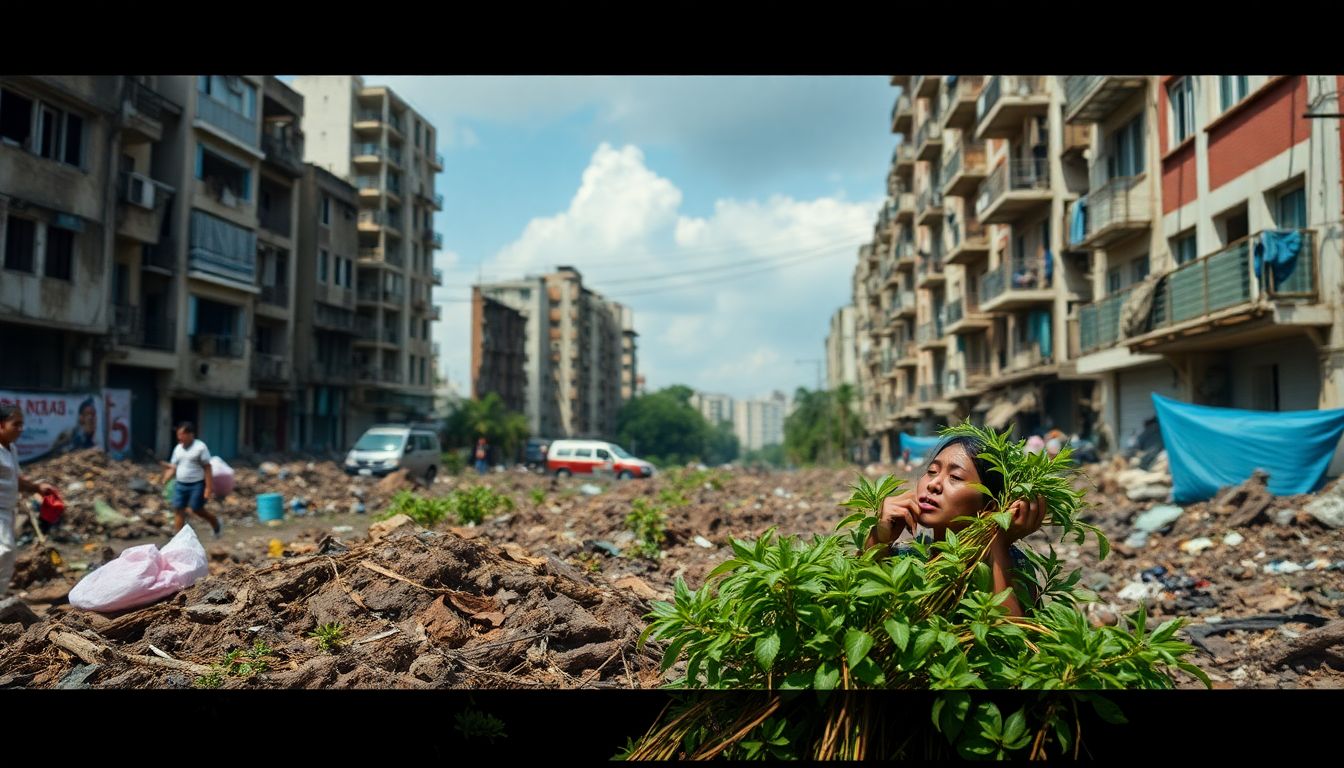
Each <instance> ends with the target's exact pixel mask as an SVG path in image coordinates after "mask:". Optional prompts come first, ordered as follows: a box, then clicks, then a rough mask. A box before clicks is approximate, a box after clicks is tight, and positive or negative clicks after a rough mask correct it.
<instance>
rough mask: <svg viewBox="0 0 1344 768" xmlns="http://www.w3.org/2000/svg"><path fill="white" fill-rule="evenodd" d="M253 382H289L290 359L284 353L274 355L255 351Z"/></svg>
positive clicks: (253, 356) (253, 355)
mask: <svg viewBox="0 0 1344 768" xmlns="http://www.w3.org/2000/svg"><path fill="white" fill-rule="evenodd" d="M252 382H253V383H255V384H286V383H288V382H289V361H288V360H286V359H285V358H284V357H283V356H282V355H273V354H270V353H267V352H253V353H252Z"/></svg>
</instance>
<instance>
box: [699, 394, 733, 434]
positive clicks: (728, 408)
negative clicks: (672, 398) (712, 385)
mask: <svg viewBox="0 0 1344 768" xmlns="http://www.w3.org/2000/svg"><path fill="white" fill-rule="evenodd" d="M691 407H692V408H694V409H696V410H697V411H699V412H700V415H701V416H704V417H705V421H708V422H709V423H710V424H711V425H714V426H717V425H719V424H720V423H722V422H725V421H726V422H728V423H729V424H732V423H733V398H732V397H730V396H728V395H719V394H713V393H709V392H696V393H695V394H693V395H691ZM738 439H739V440H740V439H741V437H740V436H739V437H738Z"/></svg>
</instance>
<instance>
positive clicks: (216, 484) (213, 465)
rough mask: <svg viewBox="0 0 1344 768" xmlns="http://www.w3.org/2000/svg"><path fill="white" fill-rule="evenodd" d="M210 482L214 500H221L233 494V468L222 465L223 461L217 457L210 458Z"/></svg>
mask: <svg viewBox="0 0 1344 768" xmlns="http://www.w3.org/2000/svg"><path fill="white" fill-rule="evenodd" d="M210 481H211V484H212V485H211V490H212V491H214V493H215V498H216V499H222V498H224V497H225V496H228V495H229V494H230V493H233V481H234V476H233V467H230V466H229V465H228V464H225V463H224V460H223V459H221V458H219V457H218V456H211V457H210Z"/></svg>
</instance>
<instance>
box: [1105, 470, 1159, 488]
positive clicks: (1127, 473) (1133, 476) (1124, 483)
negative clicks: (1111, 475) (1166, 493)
mask: <svg viewBox="0 0 1344 768" xmlns="http://www.w3.org/2000/svg"><path fill="white" fill-rule="evenodd" d="M1115 482H1116V483H1117V484H1118V485H1119V486H1120V487H1121V488H1137V487H1140V486H1145V485H1166V486H1170V485H1171V475H1170V474H1169V473H1167V472H1148V471H1145V470H1142V469H1126V470H1123V471H1121V472H1119V473H1117V474H1116V476H1115Z"/></svg>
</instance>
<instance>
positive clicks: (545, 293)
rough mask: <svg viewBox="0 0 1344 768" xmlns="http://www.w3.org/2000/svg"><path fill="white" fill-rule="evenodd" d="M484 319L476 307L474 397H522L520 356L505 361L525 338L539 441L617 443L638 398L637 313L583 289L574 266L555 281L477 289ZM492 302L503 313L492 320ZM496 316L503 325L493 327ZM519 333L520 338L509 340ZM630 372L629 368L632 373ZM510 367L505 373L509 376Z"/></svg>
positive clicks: (527, 402) (529, 398)
mask: <svg viewBox="0 0 1344 768" xmlns="http://www.w3.org/2000/svg"><path fill="white" fill-rule="evenodd" d="M475 296H479V297H480V308H481V311H480V313H479V314H478V313H476V312H475V311H474V308H473V325H472V364H471V365H472V392H473V396H475V397H480V396H482V395H484V394H485V393H486V392H490V391H500V388H501V387H502V388H504V389H505V390H506V391H501V392H500V395H501V397H505V396H506V392H508V393H513V394H509V395H508V396H510V397H513V396H516V388H515V387H514V382H516V381H517V379H518V358H517V355H516V354H501V353H500V352H501V350H503V349H508V348H513V349H516V347H515V346H514V345H516V344H517V342H516V341H515V340H514V339H515V338H516V336H517V335H519V334H521V335H522V336H523V342H522V347H523V356H522V370H523V378H524V380H525V381H524V384H523V387H522V402H523V407H522V408H521V410H522V411H523V413H524V414H525V415H526V416H527V419H528V426H529V429H530V430H531V432H532V434H534V435H542V436H545V437H611V436H614V434H615V431H616V415H617V413H618V412H619V410H620V407H621V405H622V403H623V402H624V401H625V399H627V398H626V396H625V394H624V392H625V391H626V389H627V388H628V389H630V390H631V391H633V392H634V394H638V389H639V388H640V387H641V385H642V383H641V382H640V380H639V378H638V377H637V374H636V368H635V365H636V361H635V344H634V339H635V335H636V334H635V331H634V316H633V312H632V311H631V310H630V308H629V307H625V306H623V305H621V304H619V303H617V302H611V301H607V300H605V299H604V298H602V296H601V295H599V294H597V293H595V292H593V291H591V290H589V289H588V288H586V287H584V285H583V278H582V276H581V275H580V274H579V272H578V270H576V269H574V268H573V267H566V266H561V267H557V269H556V271H555V272H553V273H550V274H546V275H542V276H539V277H528V278H525V279H522V280H514V281H507V282H497V283H490V284H486V285H481V286H478V287H477V290H475V291H473V297H475ZM487 301H492V302H497V303H498V304H500V305H503V307H504V308H507V309H511V310H513V311H514V312H517V313H518V315H519V317H517V318H513V319H505V318H506V317H507V316H506V315H504V314H503V309H498V310H494V311H493V312H491V313H487V309H488V308H489V305H488V304H487ZM490 317H494V318H496V322H495V323H494V324H493V325H492V324H491V323H490V322H489V320H490ZM506 329H513V330H512V331H511V333H512V334H513V338H502V337H501V334H502V333H503V332H504V331H505V330H506ZM627 365H628V366H629V367H628V368H627V367H626V366H627ZM501 368H502V370H501Z"/></svg>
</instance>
